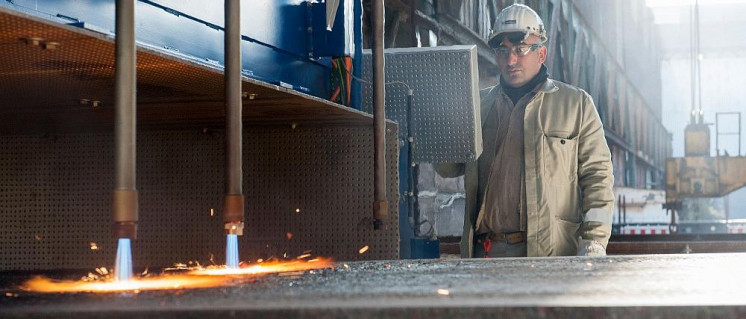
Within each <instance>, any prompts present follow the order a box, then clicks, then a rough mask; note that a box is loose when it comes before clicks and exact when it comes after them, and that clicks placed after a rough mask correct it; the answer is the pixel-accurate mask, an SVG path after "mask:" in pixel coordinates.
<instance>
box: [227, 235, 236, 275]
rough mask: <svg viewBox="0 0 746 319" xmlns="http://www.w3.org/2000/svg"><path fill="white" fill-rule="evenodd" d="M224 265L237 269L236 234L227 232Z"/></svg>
mask: <svg viewBox="0 0 746 319" xmlns="http://www.w3.org/2000/svg"><path fill="white" fill-rule="evenodd" d="M225 265H226V266H227V267H228V268H230V269H238V235H232V234H228V238H227V242H226V245H225Z"/></svg>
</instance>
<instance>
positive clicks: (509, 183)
mask: <svg viewBox="0 0 746 319" xmlns="http://www.w3.org/2000/svg"><path fill="white" fill-rule="evenodd" d="M542 85H543V81H542ZM540 87H541V85H538V86H537V87H536V88H534V89H533V90H532V91H531V92H530V93H528V94H526V95H525V96H523V97H522V98H521V99H519V100H518V103H516V105H513V102H512V101H511V100H510V98H508V97H507V95H505V93H501V94H500V97H499V98H498V99H497V101H496V102H495V105H494V107H493V109H492V111H490V112H489V114H488V116H487V119H486V122H485V127H486V128H488V127H494V128H496V129H497V130H496V131H495V130H490V129H485V134H495V135H494V138H492V139H490V138H488V139H486V141H487V142H493V143H495V148H494V150H495V152H496V154H494V155H492V156H494V159H493V160H492V161H491V163H490V164H489V166H490V167H489V168H488V169H487V170H486V171H487V172H483V171H482V172H480V177H486V178H488V179H487V184H486V189H485V190H484V194H485V195H484V198H483V201H482V207H481V209H482V210H484V211H483V212H480V213H481V214H480V215H482V218H481V220H479V221H478V225H477V234H482V233H489V232H495V233H498V232H501V233H510V232H516V231H526V229H527V227H526V215H527V214H526V205H525V203H526V185H525V182H524V180H525V163H524V143H523V125H524V115H525V110H526V105H528V102H530V101H531V99H533V97H534V96H535V95H536V92H537V91H538V89H539V88H540ZM485 168H486V167H485ZM484 174H487V175H486V176H484Z"/></svg>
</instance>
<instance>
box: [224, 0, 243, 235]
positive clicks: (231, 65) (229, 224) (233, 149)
mask: <svg viewBox="0 0 746 319" xmlns="http://www.w3.org/2000/svg"><path fill="white" fill-rule="evenodd" d="M224 40H225V74H224V76H225V150H226V154H225V155H226V156H225V200H224V202H223V221H224V222H225V232H226V234H231V235H239V236H240V235H243V221H244V213H243V212H244V195H243V168H242V167H241V163H242V159H241V148H242V144H241V143H242V130H243V127H242V122H241V120H242V115H241V5H240V1H239V0H225V39H224Z"/></svg>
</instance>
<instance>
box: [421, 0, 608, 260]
mask: <svg viewBox="0 0 746 319" xmlns="http://www.w3.org/2000/svg"><path fill="white" fill-rule="evenodd" d="M546 41H547V35H546V30H545V27H544V24H543V23H542V21H541V18H540V17H539V15H538V14H536V12H535V11H534V10H532V9H531V8H529V7H528V6H525V5H522V4H514V5H511V6H509V7H507V8H505V9H504V10H502V11H501V12H500V14H499V15H498V17H497V20H496V22H495V25H494V28H493V30H492V32H491V34H490V36H489V39H488V44H489V45H490V47H491V48H493V50H494V53H495V55H496V58H497V63H498V67H499V69H500V80H499V84H498V85H496V86H494V87H490V88H487V89H485V90H482V92H481V112H480V113H481V119H482V138H483V152H482V154H481V155H480V156H479V158H478V160H477V161H476V162H475V163H467V164H466V165H464V164H436V166H435V167H436V170H437V171H438V173H439V174H441V175H442V176H444V177H456V176H460V175H465V186H466V192H467V196H466V197H467V198H466V212H465V218H464V233H463V236H462V240H461V255H462V257H521V256H568V255H570V256H571V255H579V256H605V255H606V245H607V244H608V241H609V236H610V235H611V220H612V218H611V217H612V209H613V205H614V195H613V193H612V185H613V184H614V176H613V174H612V165H611V155H610V152H609V147H608V145H607V144H606V140H605V138H604V130H603V127H602V124H601V120H600V119H599V116H598V113H597V111H596V107H595V106H594V104H593V100H592V99H591V96H590V95H589V94H588V93H586V92H585V91H583V90H581V89H579V88H577V87H574V86H572V85H569V84H566V83H562V82H559V81H556V80H552V79H550V78H549V74H548V72H547V68H546V66H545V65H544V61H546V58H547V47H546V46H545V45H544V43H545V42H546Z"/></svg>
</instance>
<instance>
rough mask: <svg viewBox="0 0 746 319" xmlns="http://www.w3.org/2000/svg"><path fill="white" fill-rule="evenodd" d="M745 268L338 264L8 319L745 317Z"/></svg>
mask: <svg viewBox="0 0 746 319" xmlns="http://www.w3.org/2000/svg"><path fill="white" fill-rule="evenodd" d="M745 269H746V254H741V253H739V254H691V255H645V256H612V257H603V258H588V257H561V258H523V259H502V260H496V259H490V260H487V259H469V260H464V259H448V260H397V261H376V262H350V263H344V262H339V263H337V264H336V267H335V268H333V269H331V268H329V269H322V270H314V271H306V272H302V273H294V274H282V275H279V274H274V275H264V276H255V277H251V278H246V279H242V280H239V281H236V282H235V283H234V285H232V286H228V287H221V288H210V289H195V290H171V291H149V292H148V291H146V292H140V293H138V294H133V293H114V294H87V293H79V294H46V295H45V294H34V293H27V292H21V291H18V290H17V289H14V287H12V286H10V287H8V286H6V287H4V288H3V289H2V292H3V295H0V318H5V317H24V318H34V317H52V316H55V317H76V318H81V317H91V318H96V317H98V318H104V317H106V318H111V317H125V316H126V317H130V318H132V317H141V318H156V317H158V318H164V317H166V318H177V317H178V318H209V317H220V318H224V317H244V316H257V317H263V318H287V317H296V316H302V317H310V318H335V317H339V318H344V317H355V318H392V317H400V318H457V317H469V318H500V317H506V318H507V317H510V318H566V317H575V318H603V317H612V318H628V317H638V318H647V317H651V318H744V317H746V290H744V288H745V287H746V274H744V270H745ZM3 277H5V279H6V281H5V282H6V284H7V283H9V282H11V281H10V280H8V276H3ZM439 290H440V293H439ZM446 291H447V293H448V294H447V295H445V293H446ZM6 292H10V293H11V294H17V296H7V295H6V294H5V293H6Z"/></svg>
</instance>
